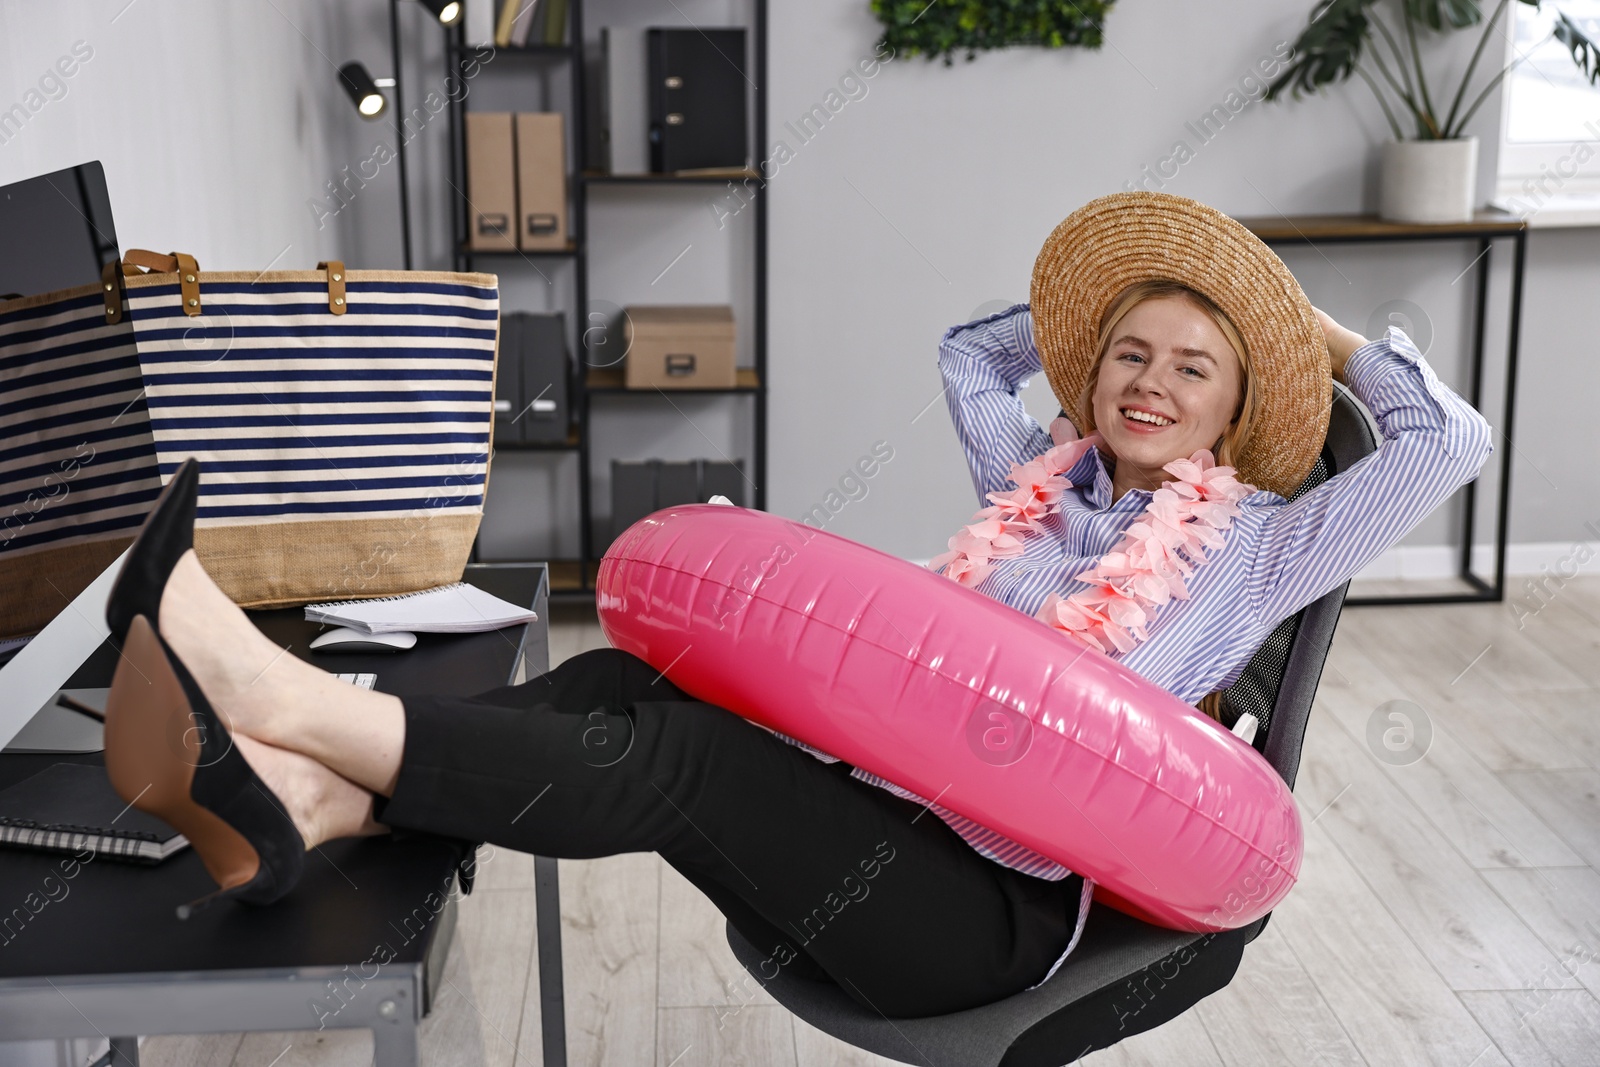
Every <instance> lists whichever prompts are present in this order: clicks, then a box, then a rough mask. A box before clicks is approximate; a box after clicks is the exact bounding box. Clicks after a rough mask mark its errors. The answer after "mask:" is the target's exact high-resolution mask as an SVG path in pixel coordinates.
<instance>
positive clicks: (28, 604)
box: [0, 162, 161, 745]
mask: <svg viewBox="0 0 1600 1067" xmlns="http://www.w3.org/2000/svg"><path fill="white" fill-rule="evenodd" d="M119 258H120V254H119V251H118V248H117V237H116V227H115V224H114V223H113V221H112V217H111V201H110V197H109V196H108V195H107V192H106V182H105V173H104V171H103V170H102V169H101V166H100V164H99V163H98V162H92V163H84V164H81V165H79V166H75V167H69V168H67V169H65V170H60V171H56V172H54V173H51V174H45V175H42V176H40V177H37V178H30V179H28V180H26V181H21V182H17V183H15V184H12V185H8V186H4V187H0V745H6V744H8V743H10V742H11V740H12V738H13V737H14V736H15V735H16V734H17V733H18V731H19V730H21V729H22V728H23V727H24V726H25V725H26V724H27V723H28V722H29V720H31V719H33V718H34V717H35V715H36V714H37V713H39V712H40V709H41V708H44V707H47V706H49V705H52V704H54V700H55V694H56V691H57V690H58V689H59V688H60V686H61V685H62V684H63V683H64V682H65V681H66V680H67V679H68V678H69V677H70V676H71V674H72V672H73V671H75V670H76V669H77V668H78V666H79V665H81V664H82V662H83V661H84V660H85V659H87V658H88V656H89V655H91V654H92V653H93V652H94V651H95V649H96V648H98V647H99V646H100V644H101V643H102V642H103V641H104V639H105V638H106V636H107V632H106V627H105V596H106V592H107V591H108V589H109V587H110V584H111V580H112V578H113V576H114V572H115V569H116V566H117V564H118V563H119V560H120V557H121V555H122V553H123V552H124V551H125V550H126V548H127V546H128V545H129V544H130V543H131V541H132V539H133V536H134V534H135V533H136V532H137V531H138V528H139V524H140V523H141V522H142V521H143V520H144V516H145V515H146V513H148V511H149V510H150V507H151V506H152V504H153V503H154V501H155V499H156V497H157V495H158V494H159V493H160V491H161V477H160V473H159V469H158V467H157V465H156V454H155V443H154V440H153V438H152V436H151V432H150V418H149V412H148V410H147V409H146V406H145V404H144V387H143V381H142V378H141V375H140V371H139V360H138V352H137V349H136V348H135V345H134V335H133V326H132V322H131V321H130V316H129V315H128V314H127V313H126V311H124V313H123V314H121V315H120V316H117V317H116V318H117V320H118V321H115V322H112V321H109V318H108V315H107V311H106V298H107V294H106V291H105V289H104V287H103V282H102V269H103V267H104V266H105V265H106V264H110V263H115V262H116V261H117V260H118V259H119ZM116 288H117V291H116V292H115V293H113V294H111V295H112V296H113V297H116V296H119V295H120V286H117V287H116Z"/></svg>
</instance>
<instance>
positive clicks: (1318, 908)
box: [144, 579, 1600, 1067]
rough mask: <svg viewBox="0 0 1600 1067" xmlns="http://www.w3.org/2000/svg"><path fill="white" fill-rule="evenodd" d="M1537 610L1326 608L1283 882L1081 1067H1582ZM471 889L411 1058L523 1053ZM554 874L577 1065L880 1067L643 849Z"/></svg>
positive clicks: (514, 900) (1565, 708) (1551, 652)
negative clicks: (1160, 1020) (1177, 1012)
mask: <svg viewBox="0 0 1600 1067" xmlns="http://www.w3.org/2000/svg"><path fill="white" fill-rule="evenodd" d="M1540 604H1541V602H1540V601H1528V600H1523V601H1513V603H1512V604H1507V605H1499V606H1488V605H1486V606H1470V607H1462V606H1451V607H1407V608H1370V607H1368V608H1352V609H1350V610H1348V611H1346V613H1345V615H1344V618H1343V619H1342V621H1341V622H1340V624H1339V632H1338V637H1337V639H1336V640H1335V642H1334V648H1333V654H1332V657H1331V659H1330V661H1329V664H1328V669H1327V672H1326V674H1325V675H1324V677H1323V680H1322V686H1321V691H1320V695H1319V698H1318V702H1317V707H1316V711H1315V713H1314V714H1313V716H1312V720H1311V724H1310V729H1309V732H1308V735H1307V738H1306V745H1305V754H1304V761H1303V763H1302V766H1301V771H1300V779H1299V782H1298V783H1297V785H1296V789H1295V794H1296V797H1297V798H1298V800H1299V802H1300V804H1301V810H1302V813H1303V821H1304V823H1305V825H1306V827H1307V834H1306V855H1305V862H1304V866H1303V869H1302V878H1301V882H1300V884H1299V885H1298V886H1297V887H1296V888H1295V890H1294V891H1293V893H1292V894H1291V895H1290V896H1289V898H1288V900H1287V901H1286V902H1285V903H1284V904H1283V905H1281V906H1280V907H1279V908H1278V909H1277V912H1276V913H1275V915H1274V918H1273V921H1272V923H1271V924H1270V925H1269V926H1268V928H1267V930H1266V932H1265V933H1264V934H1263V935H1262V936H1261V937H1260V938H1258V939H1257V940H1256V941H1255V942H1253V943H1252V944H1251V945H1250V946H1249V947H1248V948H1247V949H1246V950H1245V955H1244V962H1243V965H1242V966H1241V968H1240V970H1239V973H1238V975H1237V976H1236V977H1235V979H1234V981H1233V983H1232V984H1231V985H1230V986H1229V987H1228V988H1227V989H1225V990H1223V991H1222V992H1221V993H1218V994H1216V995H1214V996H1212V997H1210V998H1208V999H1206V1000H1205V1001H1202V1002H1201V1003H1200V1004H1199V1005H1197V1006H1196V1007H1195V1008H1193V1009H1192V1010H1190V1011H1189V1012H1188V1013H1187V1014H1185V1015H1183V1016H1181V1017H1180V1018H1178V1019H1176V1020H1174V1021H1173V1022H1171V1023H1169V1024H1167V1025H1166V1026H1163V1027H1161V1028H1159V1029H1158V1030H1156V1031H1153V1032H1151V1033H1147V1034H1143V1035H1140V1036H1138V1037H1135V1038H1132V1039H1130V1040H1128V1041H1125V1042H1123V1043H1122V1044H1121V1045H1119V1046H1116V1047H1114V1048H1110V1049H1105V1050H1103V1051H1101V1052H1098V1053H1095V1054H1094V1055H1092V1056H1089V1057H1087V1058H1086V1059H1084V1060H1083V1061H1081V1062H1083V1063H1085V1064H1090V1065H1094V1067H1110V1065H1120V1064H1130V1065H1131V1064H1151V1065H1161V1067H1171V1065H1189V1064H1194V1065H1220V1064H1226V1065H1229V1067H1234V1065H1238V1067H1256V1065H1261V1067H1268V1065H1272V1067H1276V1065H1284V1064H1293V1065H1301V1064H1306V1065H1327V1067H1335V1065H1344V1064H1362V1063H1365V1064H1370V1065H1372V1067H1399V1065H1404V1064H1437V1065H1440V1067H1495V1065H1507V1064H1510V1065H1515V1067H1547V1065H1564V1067H1578V1065H1580V1064H1600V1001H1597V999H1596V998H1597V996H1600V873H1597V869H1600V579H1579V580H1577V581H1573V582H1570V583H1568V584H1567V585H1566V586H1565V587H1564V588H1561V589H1559V590H1556V591H1555V592H1554V593H1553V595H1552V596H1551V598H1550V599H1549V602H1548V603H1544V604H1543V606H1542V607H1541V606H1540ZM1517 609H1520V610H1517ZM551 637H552V661H553V662H559V661H560V660H562V659H564V658H566V657H568V656H571V655H573V654H576V653H577V652H579V651H581V650H584V649H587V648H592V647H598V646H601V645H603V643H604V642H603V639H602V638H601V636H600V633H599V630H598V628H597V627H596V626H595V625H594V623H593V620H592V616H590V617H589V618H588V619H587V620H585V619H583V618H581V617H579V618H575V619H571V620H565V619H563V620H560V621H558V622H557V624H556V625H554V626H553V627H552V634H551ZM1408 723H1409V727H1408ZM1419 756H1420V758H1417V757H1419ZM482 872H483V873H482V874H481V875H480V880H479V887H478V889H477V891H476V892H474V893H473V895H472V896H471V897H468V898H466V899H465V900H464V901H463V902H462V905H463V906H462V909H461V926H460V932H459V934H458V940H457V942H456V945H455V948H454V950H453V951H452V954H451V958H450V960H449V964H448V966H447V969H446V977H445V982H444V987H443V990H442V991H441V993H440V996H439V1000H438V1003H437V1007H436V1010H435V1012H434V1014H433V1015H432V1016H431V1017H430V1018H429V1019H427V1020H426V1021H425V1022H424V1024H423V1027H422V1041H423V1063H424V1064H426V1065H428V1067H444V1065H458V1064H459V1065H467V1064H471V1065H477V1064H485V1065H493V1067H512V1065H526V1067H532V1065H537V1064H540V1063H541V1062H542V1060H541V1057H540V1054H539V1024H540V1020H539V1007H538V996H537V992H538V990H537V982H536V976H535V974H534V973H533V972H532V967H531V964H532V961H533V958H534V925H533V912H534V909H533V890H532V888H531V887H532V884H533V883H532V864H531V862H530V861H529V858H528V857H524V856H519V855H513V854H508V853H505V852H501V853H500V854H499V855H498V856H496V857H495V858H494V859H493V860H492V861H490V862H488V863H486V864H484V865H483V868H482ZM561 879H562V913H563V914H562V919H563V930H562V939H563V945H564V948H565V954H566V990H567V1009H566V1010H567V1020H566V1022H567V1034H568V1042H569V1057H570V1062H571V1063H572V1064H574V1065H575V1067H576V1065H600V1064H607V1065H611V1064H615V1065H627V1067H640V1065H655V1067H691V1065H697V1064H750V1065H759V1067H767V1065H792V1067H823V1065H840V1067H844V1065H866V1064H887V1063H890V1062H891V1061H889V1060H886V1059H883V1058H881V1057H877V1056H870V1055H867V1054H865V1053H861V1052H858V1051H856V1050H853V1049H851V1048H849V1047H848V1046H845V1045H843V1044H840V1043H839V1042H837V1041H834V1040H832V1039H830V1038H828V1037H826V1036H824V1035H822V1034H821V1033H819V1032H817V1031H816V1030H814V1029H812V1028H811V1027H809V1026H807V1025H806V1024H804V1023H801V1022H799V1021H797V1020H795V1019H793V1018H792V1017H791V1016H789V1015H788V1013H787V1012H785V1011H784V1009H782V1008H781V1007H778V1006H777V1005H776V1004H775V1003H774V1002H773V1001H772V1000H771V999H770V998H769V997H767V996H766V995H765V994H763V993H762V992H761V991H760V990H759V988H757V987H754V986H749V985H747V984H745V983H743V982H742V979H743V978H744V971H743V970H742V969H741V968H740V967H739V966H738V965H737V964H736V963H735V962H734V959H733V957H732V956H731V955H730V953H729V952H728V949H727V946H726V943H725V942H724V940H723V936H722V929H723V924H722V919H721V915H720V913H718V912H717V911H716V909H715V908H713V907H712V906H711V904H710V903H709V902H707V901H706V900H705V898H703V897H701V896H700V895H699V894H698V892H697V891H696V890H694V889H693V888H692V887H691V886H690V885H689V884H688V883H687V882H685V881H683V879H682V878H681V877H680V876H679V875H678V874H677V873H676V872H675V871H673V870H672V869H671V868H670V867H668V866H667V865H666V864H664V863H662V862H661V861H660V860H659V859H658V858H657V857H656V856H655V855H654V854H635V855H623V856H614V857H611V858H608V859H602V860H579V861H568V860H563V861H562V862H561ZM719 1023H720V1025H719ZM371 1055H372V1053H371V1040H370V1037H369V1036H368V1035H367V1034H366V1033H365V1032H351V1033H345V1034H321V1035H318V1034H252V1035H249V1036H247V1037H243V1038H241V1037H240V1036H239V1035H229V1036H221V1037H210V1038H204V1039H201V1038H173V1037H157V1038H150V1039H148V1040H147V1041H146V1042H145V1043H144V1062H145V1063H147V1064H152V1065H159V1067H166V1065H174V1067H178V1065H182V1067H191V1065H192V1067H202V1065H204V1067H210V1065H225V1064H229V1063H232V1064H235V1065H237V1067H301V1065H313V1064H314V1065H318V1067H321V1065H330V1067H331V1065H345V1064H351V1065H364V1064H368V1063H370V1062H371ZM941 1067H942V1065H941Z"/></svg>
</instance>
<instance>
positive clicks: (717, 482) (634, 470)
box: [611, 459, 747, 538]
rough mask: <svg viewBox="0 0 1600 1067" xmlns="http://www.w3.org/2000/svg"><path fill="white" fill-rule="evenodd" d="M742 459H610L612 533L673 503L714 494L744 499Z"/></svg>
mask: <svg viewBox="0 0 1600 1067" xmlns="http://www.w3.org/2000/svg"><path fill="white" fill-rule="evenodd" d="M746 484H747V483H746V482H745V479H744V461H743V460H735V461H734V462H732V463H721V462H714V461H712V460H708V459H691V460H682V461H676V462H673V461H667V460H660V459H647V460H644V461H643V462H637V463H633V462H627V461H624V460H620V459H614V460H612V461H611V535H612V537H613V538H615V537H616V536H617V535H618V534H620V533H622V531H624V530H626V529H627V528H628V527H630V526H632V525H633V524H634V523H636V522H638V521H639V520H640V519H642V518H644V517H645V516H646V515H648V514H650V513H651V512H652V511H659V510H661V509H662V508H667V507H671V506H672V505H674V504H704V503H705V502H706V501H708V500H710V499H711V498H712V497H713V496H717V495H721V496H725V497H727V498H728V499H729V500H731V501H733V502H734V503H735V504H739V505H741V506H742V505H743V504H744V503H745V491H744V489H745V485H746Z"/></svg>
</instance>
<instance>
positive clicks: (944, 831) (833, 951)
mask: <svg viewBox="0 0 1600 1067" xmlns="http://www.w3.org/2000/svg"><path fill="white" fill-rule="evenodd" d="M403 704H404V707H405V723H406V737H405V748H404V752H403V754H402V757H401V765H400V775H399V780H398V782H397V784H396V787H395V790H394V795H393V796H392V797H390V798H389V799H388V800H387V801H384V800H383V798H379V805H378V810H377V815H378V818H379V819H380V820H381V821H382V822H384V823H385V824H387V825H390V826H393V827H398V828H404V829H408V830H418V831H423V832H428V833H436V834H443V835H447V836H451V837H461V838H466V839H468V840H472V841H486V842H489V843H490V844H492V845H495V846H499V847H503V848H509V849H513V850H516V851H521V852H531V853H536V854H538V855H541V856H552V857H560V858H564V859H587V858H592V857H597V856H611V855H615V854H617V853H621V852H655V853H658V854H659V855H660V856H661V857H662V858H663V859H664V860H666V861H667V862H668V863H669V864H671V865H672V867H673V868H674V869H676V870H677V871H678V872H679V873H680V874H682V875H683V876H684V877H685V878H687V879H688V880H689V881H690V882H691V883H693V884H694V885H695V886H696V887H697V888H698V889H700V891H701V892H703V893H704V894H705V895H706V896H707V897H709V898H710V899H711V901H712V903H714V904H715V905H716V906H717V908H718V909H720V910H721V911H722V913H723V914H724V915H725V916H727V918H728V919H729V920H730V921H731V922H732V923H733V925H734V927H735V929H737V930H738V931H739V932H740V933H741V934H743V935H744V937H745V938H746V939H747V940H749V941H750V942H751V944H753V945H755V946H756V947H757V948H760V949H761V950H762V951H763V952H766V953H768V957H767V960H766V962H764V963H763V965H762V968H761V970H762V975H763V977H766V978H771V977H775V976H776V975H777V974H778V973H780V970H782V971H784V972H787V973H789V974H795V975H799V976H803V977H806V978H810V979H813V980H818V981H834V982H837V983H838V984H839V985H840V986H841V987H842V988H843V990H844V991H845V992H846V993H847V994H849V995H850V996H851V997H852V998H854V999H855V1000H856V1001H857V1002H859V1003H862V1004H865V1005H867V1006H869V1007H871V1008H873V1009H875V1010H877V1011H879V1012H881V1013H883V1014H884V1015H888V1016H892V1017H912V1016H919V1015H935V1014H943V1013H946V1012H951V1011H957V1010H960V1009H963V1008H969V1007H974V1006H977V1005H980V1004H987V1003H991V1002H993V1001H996V1000H1000V999H1003V998H1005V997H1007V996H1009V995H1011V994H1013V993H1016V992H1018V991H1020V990H1022V989H1024V988H1026V987H1027V986H1030V985H1032V984H1034V983H1035V982H1038V981H1039V980H1040V979H1041V978H1043V977H1044V974H1045V972H1046V971H1047V970H1049V968H1050V964H1051V963H1052V962H1053V961H1054V960H1055V959H1056V957H1058V956H1059V955H1060V954H1061V953H1062V951H1064V950H1065V949H1066V946H1067V943H1068V941H1069V940H1070V939H1071V937H1072V931H1073V928H1074V926H1075V924H1076V921H1077V912H1078V899H1079V894H1080V892H1081V889H1082V884H1083V883H1082V880H1081V878H1079V877H1078V876H1077V875H1073V876H1071V877H1068V878H1066V879H1063V880H1061V881H1056V882H1051V881H1046V880H1044V879H1042V878H1035V877H1033V876H1032V875H1027V874H1023V873H1021V872H1019V871H1014V870H1011V869H1009V868H1006V867H1002V866H1001V865H1000V864H998V863H994V862H992V861H990V860H988V859H985V858H984V857H983V856H980V855H979V854H978V853H977V852H976V851H974V850H973V849H972V847H971V846H969V845H968V844H967V843H966V842H965V841H963V840H962V839H961V837H960V836H959V835H958V834H956V832H955V831H954V830H952V829H951V828H950V827H949V826H948V825H947V824H946V823H945V822H943V821H942V820H941V819H939V817H938V816H936V815H935V814H933V813H932V812H931V811H928V810H926V809H925V808H924V807H923V805H921V804H918V803H915V802H913V801H909V800H906V799H904V798H902V797H898V796H895V795H894V794H893V793H890V792H888V791H887V790H884V789H879V788H877V787H876V786H872V785H869V784H867V783H865V782H862V781H860V780H858V779H855V778H852V777H850V770H851V767H850V765H849V764H847V763H844V762H842V761H841V762H839V763H824V762H823V761H821V760H819V759H816V758H815V757H813V756H812V755H810V754H809V753H807V752H804V751H803V750H801V749H799V748H796V747H795V746H793V745H789V744H786V743H784V742H783V741H780V740H778V739H777V738H776V737H773V736H772V735H770V734H769V733H767V732H766V731H765V730H763V729H761V728H760V727H758V726H756V725H755V724H753V723H750V722H747V721H746V720H744V719H743V718H741V717H739V716H738V715H736V714H734V713H733V712H731V711H728V710H727V709H725V708H721V707H718V706H716V705H714V704H708V703H704V702H702V701H697V700H693V699H691V698H690V697H689V696H688V695H687V694H685V693H684V692H683V691H681V690H679V689H678V688H676V687H675V686H673V685H672V683H671V682H669V681H667V680H666V679H665V678H664V677H661V676H660V672H658V671H656V670H655V669H654V668H652V667H651V666H649V665H648V664H647V663H645V662H644V661H643V660H641V659H639V658H638V657H636V656H633V655H631V654H629V653H626V652H621V651H618V650H615V649H598V650H594V651H590V652H585V653H583V654H581V655H578V656H574V657H573V658H571V659H569V660H567V661H566V662H564V663H562V664H561V665H560V666H559V667H557V668H556V669H555V670H553V671H550V672H549V673H548V674H544V675H541V676H539V677H538V678H534V679H531V680H529V681H528V682H525V683H523V684H521V685H516V686H507V687H504V688H500V689H494V690H491V691H489V692H486V693H480V694H479V695H477V696H475V697H471V698H458V697H444V696H429V697H411V698H406V699H405V700H404V701H403Z"/></svg>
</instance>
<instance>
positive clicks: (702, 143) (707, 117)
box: [646, 28, 750, 174]
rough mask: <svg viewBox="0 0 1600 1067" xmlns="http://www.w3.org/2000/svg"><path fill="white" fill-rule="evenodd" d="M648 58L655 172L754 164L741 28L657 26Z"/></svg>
mask: <svg viewBox="0 0 1600 1067" xmlns="http://www.w3.org/2000/svg"><path fill="white" fill-rule="evenodd" d="M646 54H647V55H648V57H649V58H648V61H647V63H646V69H647V71H648V77H649V79H650V169H651V170H652V171H655V172H656V173H658V174H669V173H671V172H673V171H679V170H697V169H701V168H707V167H743V166H746V165H748V163H749V155H750V151H749V139H748V137H747V135H746V122H747V120H748V98H747V96H746V94H747V93H748V91H749V88H750V83H749V81H748V80H747V79H746V77H745V31H744V30H743V28H725V29H705V30H697V29H657V28H652V29H651V30H650V31H649V33H648V34H647V37H646Z"/></svg>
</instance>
